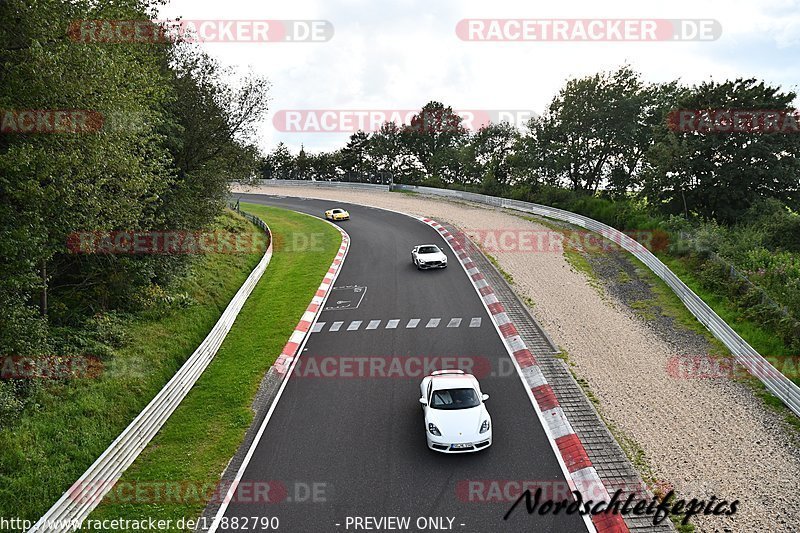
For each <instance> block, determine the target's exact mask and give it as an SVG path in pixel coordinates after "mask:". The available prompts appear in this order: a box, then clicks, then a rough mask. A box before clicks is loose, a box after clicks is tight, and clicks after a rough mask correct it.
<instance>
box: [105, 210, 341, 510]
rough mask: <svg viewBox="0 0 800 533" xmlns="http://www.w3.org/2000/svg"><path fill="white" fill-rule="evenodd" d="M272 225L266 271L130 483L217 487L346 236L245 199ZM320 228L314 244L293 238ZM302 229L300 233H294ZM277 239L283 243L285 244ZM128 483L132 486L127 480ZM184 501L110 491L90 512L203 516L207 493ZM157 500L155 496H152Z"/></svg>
mask: <svg viewBox="0 0 800 533" xmlns="http://www.w3.org/2000/svg"><path fill="white" fill-rule="evenodd" d="M241 207H242V209H243V210H246V211H248V212H250V213H253V214H255V215H257V216H259V217H260V218H262V219H263V220H265V221H266V222H267V224H269V226H270V228H271V230H272V232H273V234H274V235H275V243H276V246H277V249H276V250H275V254H274V256H273V258H272V262H271V263H270V265H269V267H268V268H267V271H266V272H265V274H264V276H263V277H262V278H261V281H260V282H259V283H258V285H257V286H256V288H255V289H254V291H253V293H252V295H251V296H250V298H249V299H248V300H247V302H246V304H245V306H244V308H243V309H242V311H241V313H240V314H239V316H238V318H237V319H236V322H235V323H234V325H233V328H232V329H231V331H230V333H229V334H228V336H227V337H226V338H225V341H224V342H223V344H222V347H221V348H220V350H219V352H218V353H217V356H216V357H215V359H214V361H213V362H212V363H211V364H210V365H209V367H208V368H207V369H206V371H205V373H204V374H203V375H202V376H201V378H200V380H199V381H198V382H197V384H196V385H195V386H194V388H193V389H192V390H191V392H190V393H189V395H188V396H187V397H186V398H185V399H184V401H183V402H182V403H181V405H180V406H179V407H178V409H177V410H176V411H175V413H174V414H173V415H172V416H171V417H170V419H169V420H168V422H167V423H166V424H165V426H164V427H163V428H162V429H161V431H160V432H159V433H158V435H156V437H155V439H153V441H152V442H151V443H150V445H149V446H148V447H147V448H146V449H145V451H144V452H143V453H142V455H140V456H139V458H137V460H136V462H135V463H134V464H133V465H132V466H131V468H129V469H128V470H127V471H126V472H125V474H124V475H123V477H122V480H121V482H122V483H130V484H132V485H134V486H135V485H136V484H142V485H141V486H146V485H144V484H143V483H146V482H156V486H158V485H159V484H162V483H165V482H179V483H182V484H183V485H182V486H184V487H187V488H188V487H214V486H215V485H216V484H217V482H218V481H219V476H220V474H221V473H222V471H223V470H224V469H225V466H226V465H227V463H228V461H229V460H230V458H231V457H232V456H233V455H234V454H235V453H236V450H237V448H238V446H239V444H240V443H241V442H242V440H243V438H244V434H245V432H246V430H247V428H248V427H249V426H250V424H251V422H252V420H253V412H252V410H251V409H250V405H251V404H252V401H253V398H254V396H255V394H256V391H257V390H258V386H259V384H260V382H261V379H262V377H263V376H264V374H265V373H266V371H267V370H268V369H269V367H270V366H271V365H272V363H273V362H274V361H275V359H276V358H277V356H278V355H279V354H280V352H281V349H282V348H283V346H284V345H285V343H286V340H287V339H288V338H289V335H291V333H292V331H293V330H294V327H295V326H296V325H297V322H298V320H299V319H300V317H301V316H302V314H303V312H304V311H305V309H306V306H307V305H308V303H309V301H310V300H311V298H312V297H313V296H314V293H315V292H316V290H317V288H318V287H319V284H320V282H321V281H322V278H323V277H324V275H325V273H326V272H327V270H328V268H329V267H330V264H331V261H332V260H333V258H334V256H335V255H336V251H337V250H338V248H339V244H340V242H341V238H340V235H339V232H338V231H336V229H335V228H333V227H332V226H330V225H328V224H326V223H325V222H322V221H320V220H316V219H314V218H312V217H309V216H306V215H300V214H297V213H293V212H290V211H285V210H282V209H275V208H269V207H264V206H257V205H253V204H244V203H243V204H242V206H241ZM311 235H316V236H317V238H316V240H315V241H314V242H315V243H316V245H315V246H314V247H313V249H312V250H304V251H298V250H297V249H294V248H293V247H292V246H291V245H292V243H293V242H311V239H305V238H304V237H308V236H311ZM296 236H300V237H301V238H299V239H297V240H296V239H295V237H296ZM278 243H285V246H279V245H278ZM129 486H130V485H129ZM185 496H186V495H185V494H184V497H181V498H180V499H181V500H182V501H177V502H175V501H172V502H170V501H166V499H165V498H150V497H145V498H144V499H145V500H146V501H144V502H137V503H124V502H120V501H119V499H117V501H114V499H113V498H107V499H106V500H105V501H104V502H103V503H101V505H100V506H99V507H98V508H97V509H96V510H95V511H94V512H93V513H92V515H91V518H92V519H104V518H108V519H113V518H118V517H119V518H129V519H141V518H143V517H154V518H157V519H165V520H166V519H173V520H179V519H181V518H184V517H186V518H192V519H194V518H197V517H198V516H200V514H201V513H202V511H203V508H204V507H205V499H204V498H191V497H185ZM151 499H152V500H155V501H149V500H151Z"/></svg>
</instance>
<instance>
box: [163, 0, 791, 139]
mask: <svg viewBox="0 0 800 533" xmlns="http://www.w3.org/2000/svg"><path fill="white" fill-rule="evenodd" d="M162 14H163V15H164V16H169V17H174V16H176V15H183V16H184V17H185V18H187V19H198V18H215V19H324V20H329V21H331V22H332V23H333V26H334V28H335V34H334V37H333V39H332V40H330V41H329V42H325V43H262V44H244V43H219V44H206V45H203V46H205V47H206V48H207V49H208V51H209V53H211V54H213V55H215V56H217V57H218V58H219V59H220V60H221V61H222V62H223V63H225V64H230V65H240V66H248V65H249V66H251V67H252V69H253V70H254V71H255V72H258V73H260V74H263V75H266V76H268V77H269V78H270V80H271V81H272V83H273V90H272V109H273V111H277V110H280V109H409V108H410V109H416V108H419V107H421V106H422V105H424V104H425V103H426V102H428V101H430V100H438V101H441V102H444V103H445V104H447V105H450V106H452V107H453V108H456V109H495V110H496V109H514V110H521V109H531V110H534V111H537V112H540V111H541V110H543V109H544V108H545V107H546V106H547V104H548V103H549V101H550V99H551V98H552V97H553V95H554V94H555V93H556V91H558V89H559V88H560V87H561V86H562V85H563V83H564V81H565V80H566V79H567V78H569V77H575V76H583V75H588V74H592V73H595V72H597V71H600V70H611V69H614V68H616V67H618V66H619V65H621V64H623V63H626V62H627V63H630V64H631V65H632V66H633V67H635V68H636V69H637V70H639V71H640V72H642V74H643V76H644V77H645V79H647V80H649V81H669V80H672V79H676V78H679V79H681V80H682V81H683V82H684V83H688V84H692V83H698V82H700V81H703V80H707V79H709V78H710V77H712V76H713V77H714V79H718V80H719V79H725V78H734V77H739V76H745V77H750V76H756V77H759V78H763V79H765V80H767V81H768V82H770V83H773V84H780V85H784V86H785V87H786V88H789V87H788V86H789V85H791V84H794V83H795V82H796V80H797V75H798V67H796V66H795V64H796V58H797V57H798V51H800V50H799V49H800V37H798V35H800V32H798V29H800V9H798V2H797V1H795V0H762V1H760V2H751V1H748V0H734V1H722V0H704V1H702V2H698V1H697V0H676V1H672V2H669V3H658V4H656V3H643V2H641V1H633V0H624V1H610V2H603V3H597V2H593V1H589V0H575V1H572V2H569V3H567V2H553V3H548V4H543V3H539V2H536V3H533V2H531V3H527V4H526V3H520V2H514V1H513V0H493V1H492V2H485V1H477V0H466V1H465V0H446V1H437V2H431V1H430V0H428V1H424V2H423V1H418V0H399V1H396V2H392V3H382V2H374V1H367V0H338V1H326V2H322V1H305V0H296V1H294V2H291V3H285V4H281V5H279V4H277V3H274V2H252V1H248V0H226V1H224V2H219V0H174V1H173V2H172V3H171V4H169V5H167V6H166V7H165V8H164V9H163V10H162ZM465 18H534V19H546V18H666V19H716V20H718V21H720V23H721V24H722V28H723V33H722V37H721V38H720V39H719V40H717V41H714V42H607V43H597V42H595V43H578V42H550V43H545V42H500V43H492V42H465V41H461V40H460V39H458V37H457V36H456V33H455V27H456V24H457V22H458V21H459V20H461V19H465ZM260 134H261V138H260V145H261V147H262V148H263V149H265V150H268V149H270V148H271V147H273V146H274V145H275V144H277V143H278V142H280V141H282V142H285V143H286V144H287V145H289V146H290V148H292V149H293V150H295V151H296V150H298V149H299V147H300V145H301V144H303V145H304V146H305V149H306V150H307V151H310V152H314V151H320V150H328V149H331V148H335V147H339V146H341V145H343V143H344V142H345V141H346V140H347V137H348V134H346V133H341V134H323V133H306V134H298V133H283V132H279V131H276V130H275V128H274V127H273V125H272V123H271V118H270V120H269V121H268V123H266V124H264V126H263V127H262V128H261V130H260Z"/></svg>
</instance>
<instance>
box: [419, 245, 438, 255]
mask: <svg viewBox="0 0 800 533" xmlns="http://www.w3.org/2000/svg"><path fill="white" fill-rule="evenodd" d="M438 252H439V248H437V247H436V246H420V247H419V248H418V249H417V253H420V254H435V253H438Z"/></svg>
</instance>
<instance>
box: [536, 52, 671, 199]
mask: <svg viewBox="0 0 800 533" xmlns="http://www.w3.org/2000/svg"><path fill="white" fill-rule="evenodd" d="M654 91H658V89H657V88H656V87H655V86H648V85H646V84H644V83H643V82H642V81H641V79H640V76H639V74H637V73H636V72H634V71H633V70H632V69H631V68H630V67H628V66H623V67H621V68H620V69H618V70H617V71H616V72H611V73H598V74H595V75H593V76H588V77H585V78H580V79H573V80H569V81H568V82H567V84H566V86H565V87H564V88H563V89H561V91H559V93H558V95H557V96H556V97H555V98H554V99H553V101H552V102H551V104H550V106H549V107H548V109H547V111H546V112H545V113H544V115H543V116H542V117H540V118H537V119H534V120H532V121H531V123H530V130H531V132H530V135H531V139H530V140H531V141H532V142H534V143H536V144H537V146H536V147H535V149H534V151H535V152H537V154H538V156H539V157H540V158H541V167H540V168H541V170H542V171H543V173H544V175H545V176H546V179H548V180H551V181H558V182H563V183H566V184H567V185H569V187H570V188H572V189H573V190H575V191H585V192H591V193H595V192H597V190H598V189H599V188H600V187H601V186H603V185H606V184H608V183H609V182H610V181H613V183H614V184H615V186H616V187H617V188H620V187H621V188H623V189H627V188H630V187H632V186H634V185H635V184H636V180H637V177H638V174H637V173H638V172H639V170H640V167H641V161H642V158H643V156H644V152H645V150H646V148H647V147H649V144H650V143H651V138H652V132H651V129H652V124H651V123H652V121H653V117H654V116H658V110H657V109H655V108H654V106H657V104H658V103H659V102H660V100H659V99H658V98H657V97H656V96H655V93H654ZM665 92H668V91H665Z"/></svg>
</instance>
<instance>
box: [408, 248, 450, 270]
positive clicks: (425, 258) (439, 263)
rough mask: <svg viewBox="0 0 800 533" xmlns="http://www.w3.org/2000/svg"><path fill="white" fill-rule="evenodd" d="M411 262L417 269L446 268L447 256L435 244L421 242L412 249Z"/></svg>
mask: <svg viewBox="0 0 800 533" xmlns="http://www.w3.org/2000/svg"><path fill="white" fill-rule="evenodd" d="M411 262H412V263H414V264H415V265H416V267H417V269H419V270H422V269H424V268H445V267H446V266H447V256H446V255H444V252H442V251H441V250H440V249H439V247H438V246H436V245H435V244H420V245H419V246H415V247H414V248H413V249H412V250H411Z"/></svg>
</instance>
